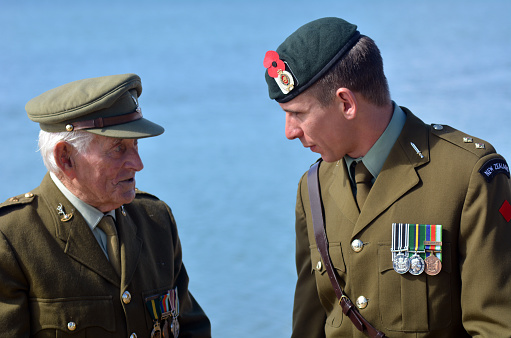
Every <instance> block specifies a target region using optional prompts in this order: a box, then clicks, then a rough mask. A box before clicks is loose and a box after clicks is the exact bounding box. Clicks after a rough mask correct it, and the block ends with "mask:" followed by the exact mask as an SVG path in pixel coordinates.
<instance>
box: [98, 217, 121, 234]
mask: <svg viewBox="0 0 511 338" xmlns="http://www.w3.org/2000/svg"><path fill="white" fill-rule="evenodd" d="M98 228H100V229H101V230H103V232H104V233H105V235H107V236H116V235H117V229H116V228H115V221H114V218H113V217H112V216H110V215H106V216H104V217H103V218H102V219H101V221H99V223H98Z"/></svg>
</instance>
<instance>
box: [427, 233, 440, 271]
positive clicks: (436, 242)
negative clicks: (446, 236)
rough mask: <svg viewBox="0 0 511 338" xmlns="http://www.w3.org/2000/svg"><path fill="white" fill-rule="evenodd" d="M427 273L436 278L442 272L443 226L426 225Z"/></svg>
mask: <svg viewBox="0 0 511 338" xmlns="http://www.w3.org/2000/svg"><path fill="white" fill-rule="evenodd" d="M424 247H425V250H426V260H425V262H426V269H425V271H426V273H427V274H428V275H430V276H435V275H437V274H438V273H440V271H441V270H442V226H441V225H434V224H431V225H430V224H428V225H426V240H425V241H424Z"/></svg>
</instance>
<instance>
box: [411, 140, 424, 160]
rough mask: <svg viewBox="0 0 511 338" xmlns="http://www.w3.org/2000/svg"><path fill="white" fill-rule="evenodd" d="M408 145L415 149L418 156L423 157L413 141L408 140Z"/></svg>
mask: <svg viewBox="0 0 511 338" xmlns="http://www.w3.org/2000/svg"><path fill="white" fill-rule="evenodd" d="M410 145H411V146H412V148H413V150H415V152H416V153H417V155H419V156H420V158H424V155H422V152H421V151H420V150H419V148H417V146H416V145H415V144H414V143H413V142H410Z"/></svg>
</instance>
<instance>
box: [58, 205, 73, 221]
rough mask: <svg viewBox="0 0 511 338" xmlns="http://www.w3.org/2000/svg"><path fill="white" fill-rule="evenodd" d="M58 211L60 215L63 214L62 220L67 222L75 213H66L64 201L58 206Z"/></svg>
mask: <svg viewBox="0 0 511 338" xmlns="http://www.w3.org/2000/svg"><path fill="white" fill-rule="evenodd" d="M57 211H58V213H59V215H61V216H62V217H61V218H60V220H61V221H62V222H67V221H69V220H70V219H71V218H73V213H70V214H66V212H65V211H64V207H63V206H62V203H59V205H58V206H57Z"/></svg>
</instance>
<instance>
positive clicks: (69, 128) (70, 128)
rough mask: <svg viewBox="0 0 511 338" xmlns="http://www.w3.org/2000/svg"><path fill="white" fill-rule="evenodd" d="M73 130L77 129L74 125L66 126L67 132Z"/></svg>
mask: <svg viewBox="0 0 511 338" xmlns="http://www.w3.org/2000/svg"><path fill="white" fill-rule="evenodd" d="M73 129H75V127H73V125H72V124H68V125H66V130H67V131H73Z"/></svg>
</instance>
